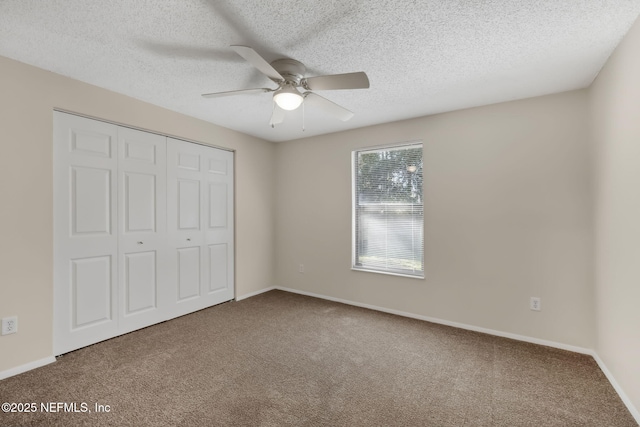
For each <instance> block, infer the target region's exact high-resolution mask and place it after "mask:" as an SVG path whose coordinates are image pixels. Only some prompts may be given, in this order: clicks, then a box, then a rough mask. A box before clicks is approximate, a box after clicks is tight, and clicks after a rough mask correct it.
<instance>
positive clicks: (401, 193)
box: [352, 143, 424, 277]
mask: <svg viewBox="0 0 640 427" xmlns="http://www.w3.org/2000/svg"><path fill="white" fill-rule="evenodd" d="M352 228H353V268H354V269H356V270H367V271H376V272H382V273H391V274H399V275H409V276H417V277H424V237H423V228H424V211H423V205H422V143H412V144H409V145H401V146H392V147H384V148H376V149H367V150H361V151H354V152H353V224H352Z"/></svg>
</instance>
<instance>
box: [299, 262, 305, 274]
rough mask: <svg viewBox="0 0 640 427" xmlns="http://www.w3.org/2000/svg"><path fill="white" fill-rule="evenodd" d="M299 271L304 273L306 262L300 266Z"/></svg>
mask: <svg viewBox="0 0 640 427" xmlns="http://www.w3.org/2000/svg"><path fill="white" fill-rule="evenodd" d="M298 273H304V264H300V265H299V266H298Z"/></svg>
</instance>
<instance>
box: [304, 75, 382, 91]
mask: <svg viewBox="0 0 640 427" xmlns="http://www.w3.org/2000/svg"><path fill="white" fill-rule="evenodd" d="M302 86H303V87H304V88H305V89H307V90H336V89H368V88H369V78H368V77H367V74H366V73H365V72H363V71H359V72H357V73H346V74H333V75H330V76H317V77H308V78H306V79H302Z"/></svg>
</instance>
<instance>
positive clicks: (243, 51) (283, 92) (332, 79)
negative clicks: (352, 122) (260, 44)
mask: <svg viewBox="0 0 640 427" xmlns="http://www.w3.org/2000/svg"><path fill="white" fill-rule="evenodd" d="M231 48H232V49H233V50H235V51H236V53H238V55H240V56H241V57H243V58H244V59H245V60H246V61H247V62H249V63H250V64H251V65H253V66H254V67H255V68H257V69H258V70H259V71H260V72H262V73H263V74H264V75H266V76H267V77H269V78H270V79H271V80H273V81H274V82H275V83H276V84H277V85H278V87H277V88H276V89H271V88H256V89H242V90H232V91H227V92H215V93H205V94H203V95H202V96H203V97H205V98H215V97H220V96H229V95H240V94H247V93H260V92H274V93H273V101H274V106H273V113H272V115H271V121H270V124H271V126H272V127H273V126H275V125H276V124H279V123H282V122H283V121H284V115H285V111H291V110H295V109H296V108H298V107H299V106H300V105H302V103H303V102H304V103H305V104H307V105H309V106H311V105H313V106H314V107H318V108H321V109H323V110H324V111H326V112H327V113H329V114H332V115H334V116H335V117H337V118H338V119H340V120H342V121H345V122H346V121H347V120H349V119H350V118H351V117H353V113H352V112H351V111H349V110H347V109H346V108H344V107H341V106H339V105H338V104H336V103H334V102H332V101H329V100H328V99H327V98H324V97H322V96H320V95H318V94H316V93H314V92H312V91H316V90H336V89H367V88H369V78H368V77H367V74H366V73H364V72H362V71H360V72H356V73H346V74H333V75H328V76H317V77H305V76H304V74H305V72H306V70H307V69H306V67H305V66H304V64H303V63H301V62H299V61H296V60H295V59H289V58H285V59H277V60H275V61H273V62H271V63H268V62H267V61H266V60H265V59H264V58H263V57H262V56H260V55H259V54H258V52H256V51H255V50H253V49H252V48H250V47H248V46H231ZM299 88H301V89H303V90H304V92H302V93H300V91H299V90H298V89H299Z"/></svg>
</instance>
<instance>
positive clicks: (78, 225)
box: [71, 166, 111, 236]
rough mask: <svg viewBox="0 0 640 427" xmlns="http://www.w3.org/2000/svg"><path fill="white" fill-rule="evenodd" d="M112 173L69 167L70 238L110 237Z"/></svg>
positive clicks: (106, 170) (105, 170) (107, 170)
mask: <svg viewBox="0 0 640 427" xmlns="http://www.w3.org/2000/svg"><path fill="white" fill-rule="evenodd" d="M110 204H111V171H110V170H109V169H97V168H84V167H78V166H72V167H71V223H72V233H73V235H74V236H75V235H79V234H82V235H85V236H86V235H109V234H110V233H111V209H110Z"/></svg>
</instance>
